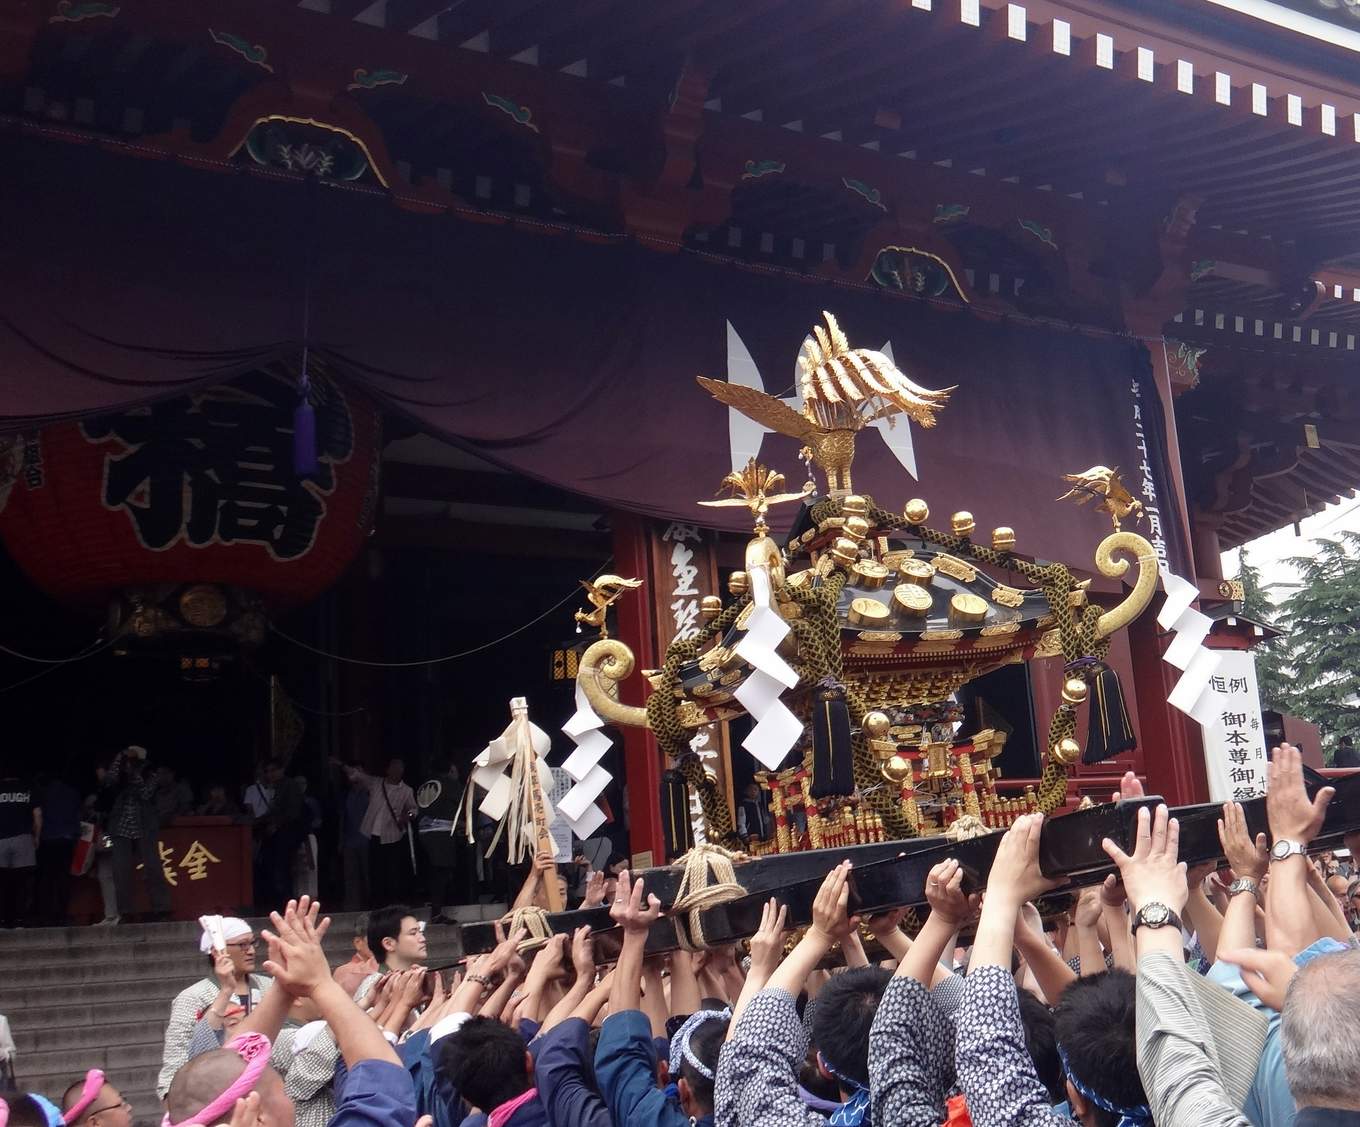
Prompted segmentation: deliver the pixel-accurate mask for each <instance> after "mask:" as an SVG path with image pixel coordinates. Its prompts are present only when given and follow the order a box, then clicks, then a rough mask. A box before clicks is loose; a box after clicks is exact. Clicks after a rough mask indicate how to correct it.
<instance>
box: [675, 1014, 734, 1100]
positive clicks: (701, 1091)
mask: <svg viewBox="0 0 1360 1127" xmlns="http://www.w3.org/2000/svg"><path fill="white" fill-rule="evenodd" d="M727 1026H728V1022H727V1019H725V1018H724V1019H723V1020H722V1021H719V1020H718V1019H717V1018H709V1020H708V1021H706V1022H704V1023H703V1024H702V1025H700V1026H699V1028H698V1029H696V1030H695V1031H694V1032H693V1033H691V1034H690V1037H689V1051H690V1052H691V1053H692V1054H693V1055H694V1057H695V1058H696V1059H697V1060H698V1061H699V1063H700V1064H702V1065H703V1066H704V1067H705V1068H706V1069H708V1070H709V1072H711V1073H713V1074H714V1076H716V1075H717V1073H718V1054H719V1053H720V1052H722V1047H723V1042H724V1041H725V1040H727ZM671 1079H672V1080H683V1081H684V1082H685V1083H686V1084H688V1085H689V1090H690V1095H692V1096H693V1097H694V1102H695V1103H696V1104H698V1105H699V1108H700V1110H701V1111H703V1112H704V1113H705V1114H706V1115H712V1114H713V1081H712V1080H710V1079H709V1078H708V1077H707V1076H704V1075H703V1074H702V1073H700V1071H699V1070H698V1069H697V1068H695V1067H694V1065H692V1064H690V1062H689V1061H688V1060H687V1059H686V1058H685V1057H683V1056H682V1057H681V1058H680V1075H679V1076H678V1077H675V1076H673V1077H671Z"/></svg>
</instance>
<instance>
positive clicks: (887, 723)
mask: <svg viewBox="0 0 1360 1127" xmlns="http://www.w3.org/2000/svg"><path fill="white" fill-rule="evenodd" d="M859 726H860V728H861V729H863V731H864V734H865V735H866V736H868V737H869V738H870V739H872V740H882V739H886V738H887V736H888V729H889V728H890V727H891V726H892V721H891V720H889V719H888V714H887V713H886V712H879V711H877V710H875V711H873V712H866V713H865V714H864V719H863V720H861V721H860V725H859Z"/></svg>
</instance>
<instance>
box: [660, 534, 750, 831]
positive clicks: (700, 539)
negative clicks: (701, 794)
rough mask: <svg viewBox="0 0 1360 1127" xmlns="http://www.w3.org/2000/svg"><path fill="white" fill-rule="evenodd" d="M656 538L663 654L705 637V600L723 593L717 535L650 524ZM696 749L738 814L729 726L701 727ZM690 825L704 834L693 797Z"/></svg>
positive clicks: (694, 744)
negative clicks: (679, 643) (673, 644)
mask: <svg viewBox="0 0 1360 1127" xmlns="http://www.w3.org/2000/svg"><path fill="white" fill-rule="evenodd" d="M650 539H651V564H652V577H653V579H652V584H651V592H652V607H653V614H654V615H655V621H656V643H657V653H658V654H664V653H665V652H666V648H667V647H668V646H669V645H670V644H671V642H673V641H675V640H676V639H677V638H679V639H681V640H682V641H683V640H684V639H686V638H693V637H696V636H697V635H698V634H699V631H700V628H701V627H702V626H703V601H704V599H705V598H706V597H710V596H712V597H716V596H719V595H721V594H722V593H723V592H722V591H721V590H720V588H719V586H718V554H717V535H716V534H715V533H713V532H711V531H709V530H708V529H705V528H700V527H699V526H698V525H697V524H686V523H684V522H683V521H671V522H669V523H666V522H662V521H657V522H655V523H654V524H652V525H651V526H650ZM692 746H693V747H694V748H695V750H696V751H697V752H698V754H699V758H700V760H701V762H702V763H703V766H704V767H705V768H706V769H707V770H710V771H712V772H713V774H714V775H716V776H717V784H718V793H719V794H720V795H722V796H723V798H724V800H725V801H726V802H727V808H728V809H729V810H735V809H736V806H735V802H734V798H733V792H732V751H731V745H730V744H729V742H728V739H727V725H725V724H710V725H708V726H707V727H705V728H700V729H698V730H697V731H696V732H695V738H694V741H693V744H692ZM690 821H691V824H692V825H693V826H694V828H695V830H696V831H697V832H698V834H699V835H702V833H703V828H704V819H703V812H702V811H701V810H700V808H699V803H698V799H697V798H696V796H695V795H693V794H691V795H690ZM695 840H696V841H697V840H699V837H698V836H696V838H695Z"/></svg>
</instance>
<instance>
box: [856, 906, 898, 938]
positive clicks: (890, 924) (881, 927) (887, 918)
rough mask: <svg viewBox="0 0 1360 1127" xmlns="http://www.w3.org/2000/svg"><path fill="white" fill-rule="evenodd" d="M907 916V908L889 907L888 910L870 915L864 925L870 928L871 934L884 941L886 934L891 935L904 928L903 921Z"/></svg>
mask: <svg viewBox="0 0 1360 1127" xmlns="http://www.w3.org/2000/svg"><path fill="white" fill-rule="evenodd" d="M906 917H907V909H906V908H889V909H888V910H887V911H886V912H879V913H878V915H876V916H870V917H869V918H868V919H866V920H865V921H864V926H865V927H867V928H868V929H869V934H870V935H872V936H873V937H874V938H875V939H877V940H878V941H879V942H882V941H883V937H884V936H885V935H891V934H892V933H893V932H895V931H901V930H902V921H903V920H904V919H906Z"/></svg>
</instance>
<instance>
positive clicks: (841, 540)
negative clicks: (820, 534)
mask: <svg viewBox="0 0 1360 1127" xmlns="http://www.w3.org/2000/svg"><path fill="white" fill-rule="evenodd" d="M831 558H832V559H834V560H835V561H836V562H837V563H838V564H840V565H841V567H845V568H849V567H853V566H854V564H855V561H856V560H857V559H859V545H858V544H856V543H855V542H854V541H853V540H851V539H850V538H849V537H848V536H841V537H838V538H837V540H836V542H835V543H834V544H832V545H831Z"/></svg>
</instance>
